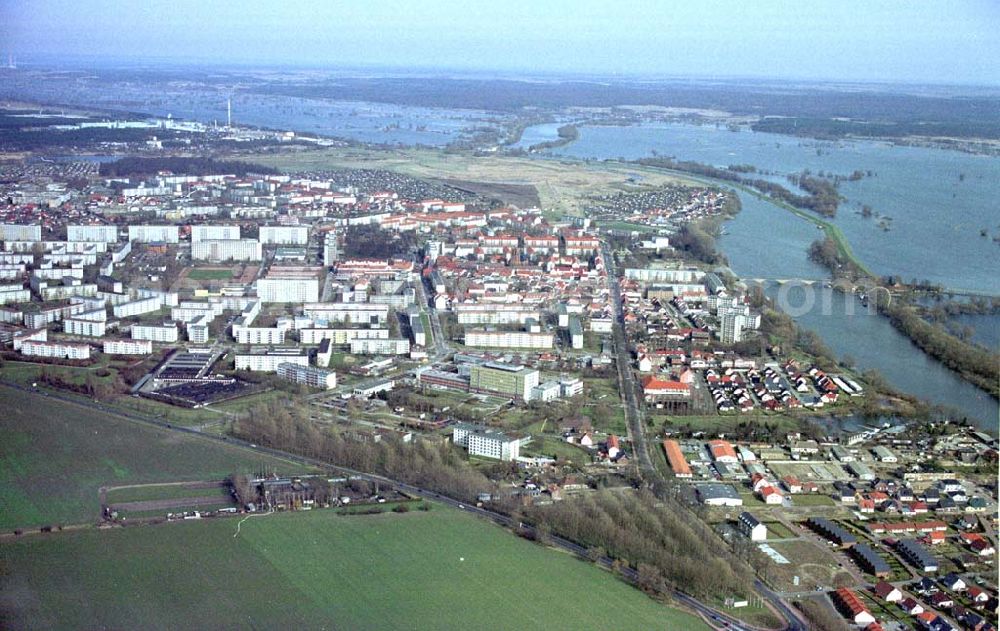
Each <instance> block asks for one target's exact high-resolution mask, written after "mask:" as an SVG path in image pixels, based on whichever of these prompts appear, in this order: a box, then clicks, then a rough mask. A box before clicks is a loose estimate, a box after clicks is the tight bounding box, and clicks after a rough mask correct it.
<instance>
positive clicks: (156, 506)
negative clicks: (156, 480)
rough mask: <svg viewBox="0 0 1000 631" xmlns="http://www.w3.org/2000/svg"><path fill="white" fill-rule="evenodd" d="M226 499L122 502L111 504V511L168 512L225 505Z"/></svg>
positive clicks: (216, 497) (192, 498)
mask: <svg viewBox="0 0 1000 631" xmlns="http://www.w3.org/2000/svg"><path fill="white" fill-rule="evenodd" d="M225 503H226V498H225V497H222V496H219V495H212V496H210V497H175V498H171V499H167V500H145V501H142V502H122V503H120V504H112V505H111V509H112V510H118V511H125V512H146V511H156V510H169V509H171V508H181V507H183V508H189V507H190V508H193V507H196V506H211V505H219V504H225Z"/></svg>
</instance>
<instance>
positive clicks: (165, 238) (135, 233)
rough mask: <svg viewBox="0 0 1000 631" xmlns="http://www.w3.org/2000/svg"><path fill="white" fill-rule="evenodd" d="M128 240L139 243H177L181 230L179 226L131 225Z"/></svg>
mask: <svg viewBox="0 0 1000 631" xmlns="http://www.w3.org/2000/svg"><path fill="white" fill-rule="evenodd" d="M128 240H129V241H138V242H139V243H177V242H178V241H180V232H179V231H178V229H177V226H129V227H128Z"/></svg>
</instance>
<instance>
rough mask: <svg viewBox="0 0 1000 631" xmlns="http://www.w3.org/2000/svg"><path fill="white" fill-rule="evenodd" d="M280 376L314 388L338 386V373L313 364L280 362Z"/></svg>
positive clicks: (327, 388)
mask: <svg viewBox="0 0 1000 631" xmlns="http://www.w3.org/2000/svg"><path fill="white" fill-rule="evenodd" d="M278 376H279V377H281V378H282V379H287V380H288V381H291V382H293V383H301V384H304V385H307V386H310V387H312V388H324V389H326V390H329V389H331V388H336V387H337V374H336V373H335V372H333V371H332V370H323V369H322V368H315V367H313V366H302V365H300V364H293V363H291V362H282V363H280V364H278Z"/></svg>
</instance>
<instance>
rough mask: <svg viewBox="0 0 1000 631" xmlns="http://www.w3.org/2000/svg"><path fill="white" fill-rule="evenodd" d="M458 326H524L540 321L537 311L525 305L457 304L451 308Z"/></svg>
mask: <svg viewBox="0 0 1000 631" xmlns="http://www.w3.org/2000/svg"><path fill="white" fill-rule="evenodd" d="M452 311H454V312H455V317H456V318H457V319H458V323H459V324H524V323H525V322H527V321H528V320H534V321H536V322H538V321H540V320H541V314H540V313H539V312H538V310H537V309H533V308H531V307H529V306H527V305H494V304H486V303H483V304H479V303H475V304H457V305H455V306H454V307H452Z"/></svg>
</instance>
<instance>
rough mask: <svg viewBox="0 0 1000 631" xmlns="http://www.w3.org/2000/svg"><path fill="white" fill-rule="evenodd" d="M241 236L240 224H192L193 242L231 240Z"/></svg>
mask: <svg viewBox="0 0 1000 631" xmlns="http://www.w3.org/2000/svg"><path fill="white" fill-rule="evenodd" d="M239 238H240V227H239V226H206V225H201V224H195V225H192V226H191V243H192V244H195V243H198V242H200V241H230V240H233V239H239Z"/></svg>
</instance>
